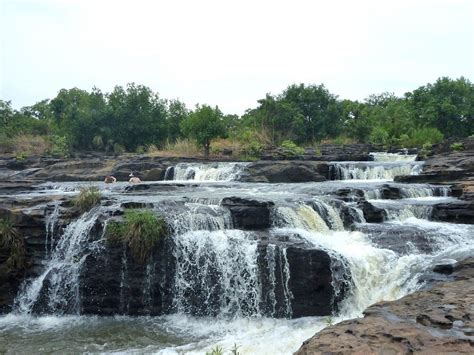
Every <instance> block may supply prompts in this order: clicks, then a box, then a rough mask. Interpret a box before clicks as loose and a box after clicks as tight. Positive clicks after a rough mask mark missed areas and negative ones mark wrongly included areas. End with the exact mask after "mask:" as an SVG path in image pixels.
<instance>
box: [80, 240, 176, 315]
mask: <svg viewBox="0 0 474 355" xmlns="http://www.w3.org/2000/svg"><path fill="white" fill-rule="evenodd" d="M171 255H172V254H171V253H170V247H169V241H167V240H162V241H161V242H160V243H159V245H158V246H157V247H156V248H155V249H154V250H153V254H152V256H151V258H150V259H149V261H147V262H145V263H140V262H138V261H137V260H135V259H134V257H133V255H132V254H131V252H130V250H129V249H128V248H125V247H123V246H122V245H121V244H115V243H107V246H106V249H105V251H104V252H103V253H99V254H95V255H91V256H89V257H88V258H87V259H86V262H85V265H84V266H83V271H82V274H81V277H80V295H81V310H82V313H84V314H97V315H114V314H128V315H147V314H150V315H159V314H166V313H170V312H171V303H172V302H171V295H170V290H171V287H172V279H171V277H172V275H173V274H174V271H173V270H174V264H173V262H172V261H173V260H172V257H171Z"/></svg>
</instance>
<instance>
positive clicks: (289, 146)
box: [280, 140, 304, 156]
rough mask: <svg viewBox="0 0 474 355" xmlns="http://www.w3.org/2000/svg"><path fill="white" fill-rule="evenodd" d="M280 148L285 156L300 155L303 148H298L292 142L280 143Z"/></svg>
mask: <svg viewBox="0 0 474 355" xmlns="http://www.w3.org/2000/svg"><path fill="white" fill-rule="evenodd" d="M280 148H281V149H282V150H283V152H284V153H285V154H286V155H291V156H295V155H302V154H304V148H301V147H298V146H297V145H296V144H295V143H294V142H293V141H290V140H286V141H283V142H281V144H280Z"/></svg>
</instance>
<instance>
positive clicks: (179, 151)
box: [147, 139, 202, 157]
mask: <svg viewBox="0 0 474 355" xmlns="http://www.w3.org/2000/svg"><path fill="white" fill-rule="evenodd" d="M147 153H148V155H150V156H164V157H166V156H168V157H170V156H172V157H194V156H200V155H202V152H201V150H200V149H199V147H198V146H197V145H196V143H195V142H194V141H192V140H190V139H177V140H176V141H175V142H170V141H167V142H166V144H165V146H164V147H163V149H159V148H158V147H157V146H156V145H154V144H150V145H149V146H148V147H147Z"/></svg>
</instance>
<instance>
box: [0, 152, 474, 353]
mask: <svg viewBox="0 0 474 355" xmlns="http://www.w3.org/2000/svg"><path fill="white" fill-rule="evenodd" d="M372 156H373V158H374V161H373V162H340V163H332V169H333V174H334V176H335V177H336V181H328V182H321V183H314V182H313V183H301V184H258V183H253V184H252V183H241V182H238V181H235V180H238V176H239V174H240V173H241V171H242V170H243V169H244V168H245V164H241V163H215V164H210V165H203V164H194V163H182V164H177V165H176V166H175V167H173V169H170V170H169V171H168V172H167V173H166V180H167V181H163V182H156V183H153V184H151V186H152V187H153V188H152V189H150V190H149V191H145V192H140V191H137V192H132V193H125V187H126V184H115V185H114V186H113V187H112V188H111V187H109V186H105V185H104V184H102V183H95V184H96V185H97V186H98V187H99V188H100V189H101V190H102V193H103V194H104V195H105V196H106V197H108V198H109V199H111V200H112V201H115V204H116V206H119V205H120V204H121V203H123V202H140V203H147V204H150V205H151V206H153V207H152V209H153V210H154V211H155V213H156V214H158V215H161V216H163V217H164V218H165V220H166V222H167V225H168V226H169V228H170V233H171V234H172V239H171V240H172V244H171V247H170V248H171V249H170V253H169V255H168V256H167V257H168V258H169V264H167V265H166V268H168V270H169V273H170V274H169V275H167V277H166V278H164V277H163V275H161V274H160V273H161V271H160V270H162V269H160V268H161V267H164V266H162V265H161V264H160V260H158V259H156V258H155V259H153V258H152V259H151V260H149V261H148V263H147V265H145V266H144V271H143V276H142V281H141V284H140V285H141V286H140V287H141V291H140V292H141V293H140V299H141V300H142V302H143V307H144V308H145V311H144V312H143V313H144V314H148V313H150V312H152V310H153V309H154V307H156V303H157V297H158V296H157V293H158V291H160V290H162V289H163V288H165V287H168V291H169V294H167V297H168V298H169V300H170V302H169V303H170V307H169V310H168V312H165V314H163V315H156V316H130V315H128V314H129V312H130V309H132V308H133V304H131V303H130V302H131V299H130V298H129V297H130V295H129V294H130V290H131V287H132V286H133V285H134V283H136V280H134V279H133V276H131V275H133V272H134V270H133V265H132V264H131V260H130V257H129V256H128V255H127V253H125V252H121V253H119V255H118V256H117V257H118V260H119V263H118V265H119V267H118V268H117V270H116V271H115V273H116V278H115V279H116V280H115V281H114V282H115V284H116V285H117V291H118V292H117V300H118V302H117V308H118V309H119V312H118V314H116V315H114V316H92V315H84V314H83V307H84V305H82V304H81V301H80V300H81V292H82V291H81V290H82V289H81V288H80V287H79V284H80V282H81V272H83V270H85V268H86V266H85V265H86V261H87V260H88V258H91V257H94V255H99V256H100V255H102V254H101V253H103V252H104V246H105V242H104V241H103V239H102V234H101V233H102V227H103V226H102V227H100V226H101V224H102V223H103V222H101V221H102V220H103V219H104V210H103V208H101V207H99V208H95V209H93V210H91V211H90V212H88V213H85V214H83V215H82V216H81V217H79V218H78V219H76V220H75V221H73V222H71V223H70V224H69V225H68V226H67V227H66V228H65V229H64V231H62V233H61V234H60V235H58V231H57V230H56V231H55V223H56V219H57V218H58V215H59V212H58V207H57V206H56V207H53V209H52V211H51V212H50V215H49V217H48V219H47V221H48V223H47V226H46V228H47V233H46V235H47V240H46V242H47V243H46V248H47V257H48V259H47V260H46V261H45V266H44V270H43V271H42V272H41V273H40V274H39V275H38V276H37V277H35V278H32V279H30V280H27V281H26V282H25V284H24V285H23V287H22V289H21V290H20V292H19V294H18V296H17V299H16V302H15V309H14V312H12V313H11V314H8V315H4V316H2V317H0V353H3V352H7V350H8V351H10V352H12V353H16V352H19V353H35V352H38V351H40V352H46V353H58V354H59V353H64V352H87V353H123V352H137V353H159V354H180V353H191V354H204V353H206V352H207V351H210V349H212V348H213V347H215V346H216V345H218V346H221V347H222V348H223V349H224V350H225V352H226V353H229V352H230V349H232V348H233V347H234V344H235V345H237V346H238V350H239V352H240V353H241V354H291V353H293V352H294V351H296V350H297V349H298V348H299V346H300V345H301V343H302V342H303V341H304V340H305V339H307V338H309V337H310V336H312V335H313V334H314V333H315V332H317V331H319V330H321V329H323V328H324V327H326V326H327V324H328V323H329V322H338V321H341V320H343V319H348V318H353V317H359V316H361V315H362V311H363V310H364V309H365V308H367V307H368V306H369V305H371V304H373V303H375V302H377V301H381V300H394V299H397V298H400V297H402V296H404V295H406V294H408V293H410V292H413V291H415V290H417V289H419V288H421V287H423V275H424V274H425V273H426V272H427V271H429V270H430V269H431V268H432V267H433V265H435V264H436V263H438V262H440V261H441V260H445V259H457V260H460V259H462V258H463V257H466V256H467V255H469V254H472V252H473V251H474V227H473V226H471V225H463V224H456V225H454V224H450V223H442V222H436V221H432V220H431V211H432V208H433V206H434V205H436V204H437V203H445V202H449V201H454V200H455V198H453V197H450V196H449V195H450V189H449V187H445V186H434V185H427V184H416V185H415V184H413V185H403V184H397V183H393V181H392V180H393V177H394V176H396V175H399V174H417V173H419V171H420V170H421V169H422V164H423V163H422V162H415V161H414V160H415V157H414V156H410V155H396V154H387V153H374V154H372ZM177 180H179V181H180V185H179V186H177V185H176V184H175V181H177ZM200 181H203V182H206V183H203V184H200V183H199V182H200ZM78 186H80V183H64V184H56V185H55V186H50V187H49V190H46V189H44V187H43V190H42V191H43V192H41V193H50V194H55V193H58V194H74V193H76V192H77V187H78ZM389 188H392V189H398V191H400V195H401V197H402V198H401V199H396V200H395V199H387V198H386V197H387V196H386V194H387V191H388V190H387V189H389ZM344 189H346V190H347V189H358V190H360V191H362V195H363V196H364V197H365V198H366V199H367V200H368V201H369V202H370V203H371V204H373V205H374V206H376V207H379V208H382V209H383V210H385V213H386V215H387V220H386V221H385V222H384V223H380V224H373V223H366V222H365V219H364V215H363V212H362V211H361V209H360V208H359V206H358V205H357V203H356V202H354V201H351V199H350V198H348V199H347V200H345V201H342V200H341V199H338V198H336V197H335V194H336V192H337V191H341V190H344ZM44 191H46V192H44ZM35 193H38V192H32V193H31V194H35ZM234 196H235V197H239V198H246V199H253V200H257V201H266V202H269V203H271V205H270V207H269V208H270V215H269V219H270V220H269V225H268V227H267V228H265V229H264V230H241V229H238V228H236V224H235V221H234V220H233V218H232V213H231V209H230V208H229V207H227V205H225V204H223V202H222V201H224V199H225V198H227V197H234ZM18 198H27V195H26V194H23V195H18ZM109 208H110V206H109ZM99 217H101V218H99ZM98 225H99V227H98ZM295 245H296V246H298V247H299V248H304V249H305V250H310V251H311V250H321V251H324V252H325V253H327V255H329V256H330V260H331V261H330V267H331V271H332V274H333V276H332V283H331V284H332V287H333V289H334V292H333V294H332V297H333V301H334V302H336V301H337V299H338V297H339V295H340V294H339V293H340V292H342V293H343V295H344V297H343V299H342V301H341V302H340V304H339V305H338V307H337V309H336V310H335V311H334V313H333V314H332V315H327V316H320V317H317V316H308V317H302V318H292V316H294V312H295V311H296V310H295V305H296V297H297V295H296V294H295V289H292V285H293V284H292V282H293V281H294V280H293V279H292V277H295V276H294V275H295V274H294V272H295V270H294V269H293V268H294V267H295V266H294V265H292V264H291V260H292V259H291V257H292V255H290V254H291V253H294V251H293V249H292V247H294V246H295ZM167 260H168V259H167ZM344 270H346V271H347V272H346V271H344ZM104 272H105V269H104ZM156 285H159V286H156ZM168 291H167V292H168ZM160 292H161V291H160ZM341 295H342V294H341ZM137 297H138V296H137ZM132 301H133V300H132ZM330 301H331V300H330ZM161 302H165V300H164V298H163V299H162V300H161ZM7 344H8V345H7Z"/></svg>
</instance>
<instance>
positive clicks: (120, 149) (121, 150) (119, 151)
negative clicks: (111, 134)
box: [114, 143, 125, 154]
mask: <svg viewBox="0 0 474 355" xmlns="http://www.w3.org/2000/svg"><path fill="white" fill-rule="evenodd" d="M114 153H115V154H123V153H125V147H124V146H123V145H120V144H118V143H115V144H114Z"/></svg>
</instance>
